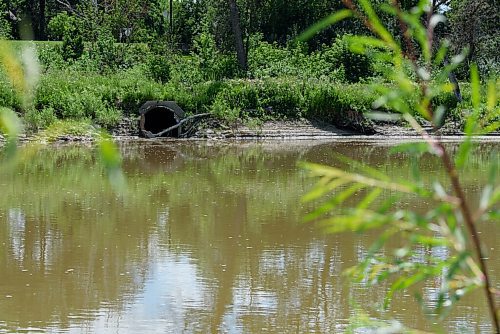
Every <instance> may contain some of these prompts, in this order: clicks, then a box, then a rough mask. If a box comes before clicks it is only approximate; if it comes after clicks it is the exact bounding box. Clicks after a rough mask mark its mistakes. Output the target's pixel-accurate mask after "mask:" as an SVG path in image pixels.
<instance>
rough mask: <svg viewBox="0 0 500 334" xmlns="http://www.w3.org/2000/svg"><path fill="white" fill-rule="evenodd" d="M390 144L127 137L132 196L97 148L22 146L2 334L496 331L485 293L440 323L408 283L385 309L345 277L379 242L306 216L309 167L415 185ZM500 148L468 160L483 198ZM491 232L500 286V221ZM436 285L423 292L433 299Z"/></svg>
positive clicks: (2, 199) (2, 251)
mask: <svg viewBox="0 0 500 334" xmlns="http://www.w3.org/2000/svg"><path fill="white" fill-rule="evenodd" d="M389 146H390V145H389V144H381V143H318V142H297V143H267V144H266V143H246V144H221V143H219V144H210V143H206V142H200V143H172V142H168V143H163V144H162V143H128V144H123V145H122V146H121V150H122V154H123V157H124V170H125V172H126V175H127V183H128V191H127V192H126V193H125V194H123V195H117V194H116V193H115V192H114V191H113V189H112V188H111V187H110V185H109V184H108V181H107V178H106V177H105V176H104V173H103V169H102V167H101V166H100V164H99V162H98V158H97V157H96V154H95V152H94V150H93V149H92V148H88V147H82V146H67V147H56V148H54V147H45V148H38V149H29V148H28V149H25V150H24V151H23V154H22V158H21V159H20V161H18V162H17V163H16V164H15V165H14V164H12V163H11V164H10V165H4V166H3V167H2V168H0V188H1V193H0V273H1V274H0V332H75V333H79V332H98V333H106V332H112V333H156V332H158V333H193V332H201V333H210V332H212V333H215V332H228V333H263V332H274V333H285V332H292V333H308V332H311V333H312V332H316V333H342V332H344V331H346V330H347V328H348V326H349V323H350V321H351V320H353V319H354V318H356V317H357V316H358V315H359V311H358V308H360V307H361V308H362V309H363V310H364V311H365V312H367V313H369V314H370V315H371V316H373V317H379V318H382V319H391V318H394V319H397V320H399V321H401V322H403V323H405V324H407V325H408V326H411V327H416V328H420V329H427V330H438V331H439V330H441V331H443V332H453V333H458V332H467V333H473V332H477V333H479V332H489V331H490V322H489V314H488V311H487V309H486V307H485V302H484V299H483V296H482V293H481V292H480V291H478V292H476V293H473V294H472V295H470V296H469V297H467V298H465V299H464V300H463V301H461V302H460V303H459V304H458V306H457V307H456V309H455V310H454V311H453V312H452V313H451V314H450V315H449V317H448V318H446V320H445V321H444V322H442V323H440V324H439V325H437V326H436V325H433V323H434V322H436V320H435V319H428V318H426V317H425V316H423V315H422V312H420V306H419V305H418V304H417V303H416V302H414V298H413V295H412V293H411V292H407V293H405V294H400V295H397V297H396V298H395V301H394V303H393V305H392V307H391V309H389V310H387V311H380V310H381V308H380V303H381V301H382V300H383V296H384V292H385V289H386V286H380V287H376V288H369V289H367V288H366V287H364V286H363V285H360V284H357V285H356V284H348V282H347V280H346V279H345V278H344V277H342V276H341V274H342V272H343V270H345V269H346V268H348V267H350V266H352V265H353V264H354V263H356V261H357V260H359V259H360V258H361V257H362V256H363V254H364V252H365V251H366V249H367V247H369V245H370V242H371V241H373V240H374V236H373V235H349V234H343V235H334V236H332V235H325V234H323V233H322V232H321V231H320V230H318V229H317V228H316V227H314V226H313V225H306V224H302V223H301V218H302V217H303V216H304V214H305V213H307V212H308V211H309V210H310V209H311V208H308V207H305V206H304V205H303V204H301V202H300V198H301V196H303V195H304V194H305V193H306V192H307V190H308V189H310V187H311V185H312V183H313V180H310V179H309V178H307V177H306V175H305V173H304V171H302V170H300V169H299V168H297V161H313V162H321V163H328V164H331V163H334V161H335V155H336V154H338V153H340V154H344V155H347V156H350V157H353V158H356V159H359V160H362V161H364V162H366V163H369V164H370V165H372V166H377V167H378V168H380V169H382V170H385V171H386V172H388V173H390V175H392V176H394V177H395V178H408V177H409V175H410V174H411V172H410V170H409V168H408V161H407V157H405V156H401V155H400V156H391V155H389V152H388V150H389ZM498 147H499V146H498V143H484V144H481V145H480V147H479V148H478V150H477V151H476V153H475V155H474V156H473V157H472V159H471V162H470V169H469V171H468V172H467V174H466V175H465V176H464V182H465V184H466V186H467V194H468V196H469V197H470V198H471V200H474V201H476V200H478V198H479V196H480V193H479V191H480V189H481V186H482V185H483V184H484V183H485V182H486V180H487V177H488V173H487V168H488V165H489V164H490V163H491V162H492V161H497V162H498V159H499V155H498ZM437 166H438V165H437V162H436V161H435V160H434V159H432V158H428V159H426V160H425V161H424V162H422V163H421V167H422V169H423V170H424V171H426V174H427V175H428V176H429V175H432V176H436V175H437V176H438V177H439V176H440V175H442V173H441V172H438V171H437ZM407 205H411V206H415V207H416V208H417V209H418V208H420V207H424V206H425V205H426V203H420V202H418V201H414V200H412V199H408V203H407ZM481 230H482V237H483V238H484V241H485V243H486V245H487V248H488V249H489V250H490V259H489V261H488V262H489V266H490V270H491V274H492V276H493V279H494V282H495V287H497V288H499V287H500V286H499V285H500V283H499V282H500V277H499V274H498V273H499V271H500V260H499V258H498V257H496V256H495V254H496V252H497V251H496V250H497V249H498V248H500V241H499V240H500V238H499V237H500V232H499V231H500V229H499V228H498V223H494V222H492V223H490V224H486V223H485V224H484V225H482V226H481ZM433 252H435V253H439V254H434V253H433ZM427 253H432V254H433V255H437V256H446V254H445V253H446V252H445V251H444V250H442V249H441V250H439V249H422V256H424V255H425V254H427ZM439 284H440V282H437V281H430V282H427V283H426V284H425V285H424V286H423V287H422V288H423V290H422V291H423V298H424V301H425V303H426V304H427V305H432V303H433V302H435V300H436V297H437V292H438V289H439Z"/></svg>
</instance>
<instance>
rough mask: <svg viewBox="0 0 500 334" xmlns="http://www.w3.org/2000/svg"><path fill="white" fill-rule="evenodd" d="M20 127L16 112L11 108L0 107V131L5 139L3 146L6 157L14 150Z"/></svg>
mask: <svg viewBox="0 0 500 334" xmlns="http://www.w3.org/2000/svg"><path fill="white" fill-rule="evenodd" d="M21 128H22V125H21V121H20V120H19V117H17V115H16V113H15V112H14V111H12V110H11V109H8V108H3V107H0V133H3V134H4V135H5V137H6V139H7V144H6V147H5V151H6V154H7V157H11V156H12V155H13V154H14V153H15V152H16V147H17V138H18V136H19V133H20V132H21Z"/></svg>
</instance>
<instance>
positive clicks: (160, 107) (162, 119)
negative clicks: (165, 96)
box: [139, 101, 184, 138]
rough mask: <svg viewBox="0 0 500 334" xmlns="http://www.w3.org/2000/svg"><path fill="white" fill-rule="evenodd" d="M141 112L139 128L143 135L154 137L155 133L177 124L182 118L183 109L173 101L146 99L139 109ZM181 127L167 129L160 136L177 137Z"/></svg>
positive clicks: (180, 132)
mask: <svg viewBox="0 0 500 334" xmlns="http://www.w3.org/2000/svg"><path fill="white" fill-rule="evenodd" d="M139 113H140V114H141V122H140V129H141V134H142V135H144V136H145V137H150V138H151V137H155V136H156V134H159V133H160V132H162V131H164V130H165V129H168V128H170V127H172V126H175V125H177V124H179V122H180V121H181V120H182V119H183V118H184V111H183V110H182V109H181V108H180V107H179V106H178V105H177V104H176V103H175V102H173V101H148V102H146V103H145V104H144V105H143V106H142V107H141V109H140V110H139ZM181 134H182V127H181V126H179V127H178V128H176V129H174V130H172V131H169V132H167V133H165V134H163V135H162V137H174V138H178V137H179V136H180V135H181Z"/></svg>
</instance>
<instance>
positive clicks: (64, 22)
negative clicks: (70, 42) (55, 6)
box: [47, 12, 76, 41]
mask: <svg viewBox="0 0 500 334" xmlns="http://www.w3.org/2000/svg"><path fill="white" fill-rule="evenodd" d="M75 26H76V20H75V18H74V17H73V16H70V15H68V13H66V12H60V13H58V14H57V15H56V16H54V17H53V18H52V19H51V20H50V22H49V24H48V25H47V32H48V34H49V37H50V38H51V39H52V40H55V41H60V40H62V39H63V38H64V37H65V36H67V35H68V34H70V33H71V32H72V31H74V30H75Z"/></svg>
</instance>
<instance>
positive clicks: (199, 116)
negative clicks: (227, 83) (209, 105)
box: [142, 113, 211, 138]
mask: <svg viewBox="0 0 500 334" xmlns="http://www.w3.org/2000/svg"><path fill="white" fill-rule="evenodd" d="M209 115H211V114H210V113H205V114H198V115H193V116H189V117H187V118H184V119H183V120H182V121H180V122H179V123H177V124H176V125H173V126H171V127H169V128H167V129H165V130H163V131H161V132H158V133H152V132H151V131H147V130H143V131H142V132H143V133H144V135H145V136H146V137H148V138H156V137H161V136H163V135H164V134H167V133H169V132H170V131H172V130H175V129H177V128H179V127H180V126H181V125H182V124H184V123H186V122H188V121H191V120H193V119H196V118H201V117H205V116H209Z"/></svg>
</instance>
